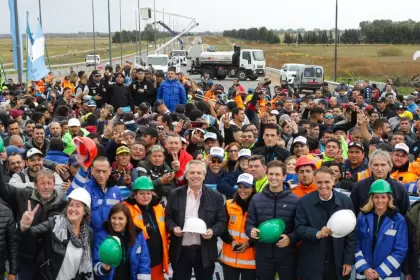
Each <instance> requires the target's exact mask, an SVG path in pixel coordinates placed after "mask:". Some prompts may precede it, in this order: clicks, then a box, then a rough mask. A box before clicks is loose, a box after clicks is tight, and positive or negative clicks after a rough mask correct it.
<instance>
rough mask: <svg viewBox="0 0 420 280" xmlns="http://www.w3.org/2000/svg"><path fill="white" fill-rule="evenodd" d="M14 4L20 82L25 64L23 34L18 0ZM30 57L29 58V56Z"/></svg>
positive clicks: (20, 81)
mask: <svg viewBox="0 0 420 280" xmlns="http://www.w3.org/2000/svg"><path fill="white" fill-rule="evenodd" d="M13 5H14V13H15V36H16V52H17V54H16V57H17V64H18V65H17V68H18V69H17V70H18V81H19V83H22V76H23V67H22V66H23V65H22V52H21V48H20V44H21V40H22V34H20V30H19V15H18V4H17V0H14V1H13ZM27 59H29V58H27ZM26 71H30V70H29V69H26Z"/></svg>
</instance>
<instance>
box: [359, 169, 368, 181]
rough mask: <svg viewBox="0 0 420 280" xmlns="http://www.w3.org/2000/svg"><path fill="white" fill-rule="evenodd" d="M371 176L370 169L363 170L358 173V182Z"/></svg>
mask: <svg viewBox="0 0 420 280" xmlns="http://www.w3.org/2000/svg"><path fill="white" fill-rule="evenodd" d="M369 177H370V170H369V169H366V170H363V171H362V172H359V173H357V182H359V181H361V180H364V179H367V178H369Z"/></svg>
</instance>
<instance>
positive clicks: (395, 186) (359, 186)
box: [350, 174, 410, 216]
mask: <svg viewBox="0 0 420 280" xmlns="http://www.w3.org/2000/svg"><path fill="white" fill-rule="evenodd" d="M374 181H375V179H374V177H373V174H371V176H370V177H369V178H367V179H364V180H361V181H359V182H357V183H356V184H355V185H354V187H353V189H352V190H351V195H350V197H351V200H352V201H353V205H354V211H355V212H356V215H357V214H359V212H360V208H362V207H363V206H364V205H365V204H366V202H367V201H368V199H369V190H370V186H371V185H372V183H373V182H374ZM386 181H387V182H388V183H389V184H390V185H391V189H392V197H393V198H394V205H395V207H397V208H398V209H399V212H400V213H401V215H403V216H405V213H407V210H408V207H410V199H409V198H408V193H407V190H406V189H405V187H404V185H403V184H401V183H400V182H398V181H397V180H394V179H392V178H390V177H389V175H388V179H386Z"/></svg>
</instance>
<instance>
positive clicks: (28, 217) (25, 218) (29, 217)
mask: <svg viewBox="0 0 420 280" xmlns="http://www.w3.org/2000/svg"><path fill="white" fill-rule="evenodd" d="M38 209H39V204H37V205H36V206H35V208H34V210H32V206H31V201H30V200H28V210H26V211H25V213H23V215H22V219H21V220H20V228H21V230H22V231H25V230H26V229H28V228H29V227H30V226H31V225H32V222H33V221H34V217H35V214H36V212H37V211H38Z"/></svg>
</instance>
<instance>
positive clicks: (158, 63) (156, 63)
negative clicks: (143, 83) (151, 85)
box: [146, 54, 170, 73]
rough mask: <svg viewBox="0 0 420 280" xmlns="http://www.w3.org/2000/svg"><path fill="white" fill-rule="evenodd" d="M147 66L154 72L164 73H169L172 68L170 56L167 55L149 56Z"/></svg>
mask: <svg viewBox="0 0 420 280" xmlns="http://www.w3.org/2000/svg"><path fill="white" fill-rule="evenodd" d="M146 66H147V67H148V68H149V67H152V68H153V70H154V71H158V70H161V71H163V72H164V73H167V72H168V66H170V61H169V56H168V55H167V54H149V55H148V56H147V61H146Z"/></svg>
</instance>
